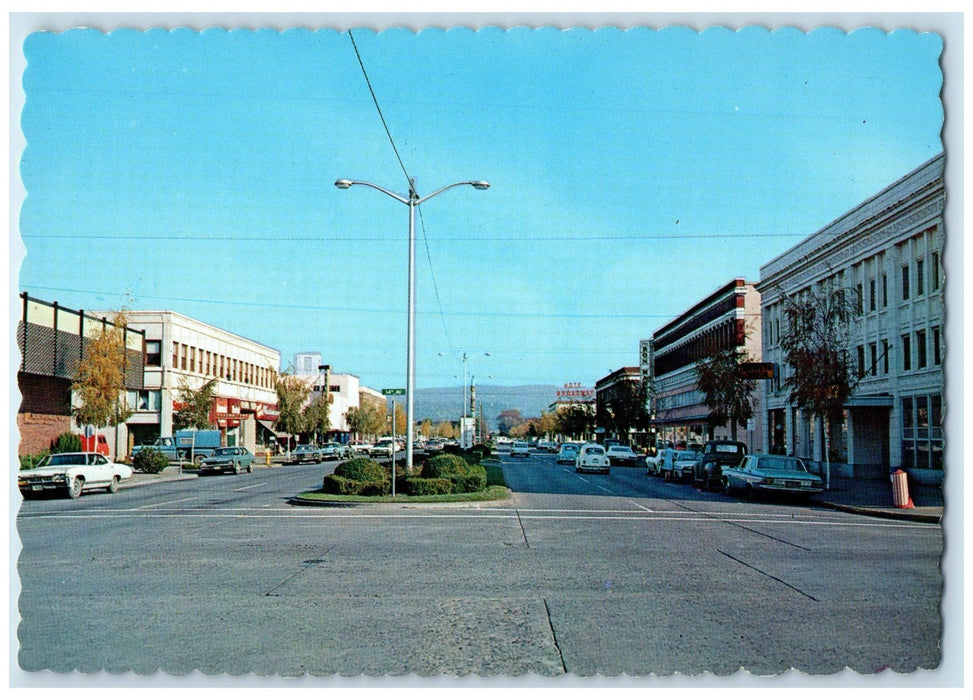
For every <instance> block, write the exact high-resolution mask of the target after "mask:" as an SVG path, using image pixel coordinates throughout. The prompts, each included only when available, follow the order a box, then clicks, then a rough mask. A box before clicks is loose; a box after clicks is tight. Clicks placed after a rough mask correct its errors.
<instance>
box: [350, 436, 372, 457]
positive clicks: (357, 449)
mask: <svg viewBox="0 0 973 700" xmlns="http://www.w3.org/2000/svg"><path fill="white" fill-rule="evenodd" d="M349 447H350V449H351V456H352V457H360V456H364V457H368V456H369V454H370V453H371V451H372V443H370V442H362V441H361V440H356V441H355V442H353V443H351V445H349Z"/></svg>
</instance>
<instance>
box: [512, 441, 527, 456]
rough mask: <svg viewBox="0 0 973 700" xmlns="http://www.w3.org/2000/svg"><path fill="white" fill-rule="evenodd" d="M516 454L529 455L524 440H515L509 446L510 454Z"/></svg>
mask: <svg viewBox="0 0 973 700" xmlns="http://www.w3.org/2000/svg"><path fill="white" fill-rule="evenodd" d="M517 455H523V456H524V457H530V446H529V445H528V444H527V441H526V440H517V441H516V442H514V444H513V447H511V448H510V456H511V457H516V456H517Z"/></svg>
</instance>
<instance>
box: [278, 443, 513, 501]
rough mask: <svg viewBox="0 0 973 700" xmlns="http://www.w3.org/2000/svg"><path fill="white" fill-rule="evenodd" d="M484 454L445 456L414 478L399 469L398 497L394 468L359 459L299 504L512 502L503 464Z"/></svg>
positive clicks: (420, 465)
mask: <svg viewBox="0 0 973 700" xmlns="http://www.w3.org/2000/svg"><path fill="white" fill-rule="evenodd" d="M484 454H489V453H488V452H485V451H484V450H477V449H475V448H474V449H472V450H468V451H464V452H463V453H462V454H442V455H437V456H435V457H431V458H428V459H425V460H421V461H419V462H417V463H416V464H415V465H414V466H413V471H412V474H407V473H405V469H404V468H399V469H397V470H396V474H395V496H392V467H391V464H388V465H383V464H379V463H378V462H376V461H375V460H372V459H368V458H366V457H356V458H354V459H350V460H348V461H347V462H343V463H341V464H339V465H338V466H337V467H336V468H335V471H334V474H328V475H327V476H325V477H324V481H323V483H322V485H321V488H320V489H318V490H317V491H307V492H305V493H301V494H298V495H297V496H295V497H294V498H293V499H291V501H292V503H295V504H297V505H330V504H352V503H463V502H474V501H499V500H504V499H506V498H509V497H510V489H508V488H507V485H506V482H505V481H504V479H503V470H502V469H501V468H500V461H499V460H497V459H493V458H490V457H484Z"/></svg>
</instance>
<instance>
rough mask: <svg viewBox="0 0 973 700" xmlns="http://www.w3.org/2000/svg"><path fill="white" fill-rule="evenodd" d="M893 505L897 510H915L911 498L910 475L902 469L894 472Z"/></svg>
mask: <svg viewBox="0 0 973 700" xmlns="http://www.w3.org/2000/svg"><path fill="white" fill-rule="evenodd" d="M891 476H892V503H893V504H894V505H895V507H896V508H915V506H914V505H913V504H912V499H911V498H909V475H908V474H906V473H905V472H904V471H902V470H901V469H896V470H895V471H894V472H892V475H891Z"/></svg>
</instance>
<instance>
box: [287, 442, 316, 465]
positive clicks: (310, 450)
mask: <svg viewBox="0 0 973 700" xmlns="http://www.w3.org/2000/svg"><path fill="white" fill-rule="evenodd" d="M322 459H323V458H322V456H321V450H320V449H319V448H317V447H315V446H314V445H298V446H297V447H295V448H294V451H293V452H291V462H293V463H294V464H301V463H302V462H311V463H314V464H317V463H318V462H320V461H321V460H322Z"/></svg>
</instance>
